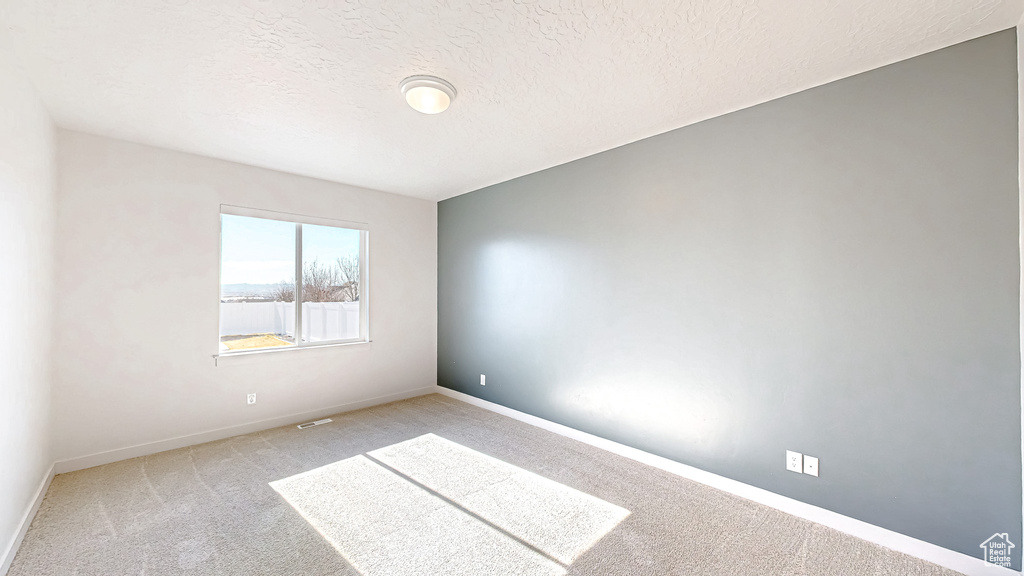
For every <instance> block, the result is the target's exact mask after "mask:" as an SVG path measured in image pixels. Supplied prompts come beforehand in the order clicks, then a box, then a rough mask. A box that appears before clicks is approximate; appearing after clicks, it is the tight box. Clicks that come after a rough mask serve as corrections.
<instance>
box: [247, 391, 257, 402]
mask: <svg viewBox="0 0 1024 576" xmlns="http://www.w3.org/2000/svg"><path fill="white" fill-rule="evenodd" d="M245 403H246V404H249V405H252V404H255V403H256V393H255V392H253V393H252V394H246V395H245Z"/></svg>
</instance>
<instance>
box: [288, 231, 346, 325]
mask: <svg viewBox="0 0 1024 576" xmlns="http://www.w3.org/2000/svg"><path fill="white" fill-rule="evenodd" d="M359 241H360V234H359V230H350V229H348V228H333V227H330V226H314V225H312V224H303V225H302V341H303V342H325V341H329V340H350V339H355V338H359V269H360V262H359Z"/></svg>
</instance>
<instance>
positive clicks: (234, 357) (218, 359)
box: [213, 340, 373, 366]
mask: <svg viewBox="0 0 1024 576" xmlns="http://www.w3.org/2000/svg"><path fill="white" fill-rule="evenodd" d="M370 344H373V340H358V341H356V342H328V343H324V344H308V345H306V346H287V347H285V346H282V347H279V348H264V349H261V350H245V351H242V352H228V353H221V354H214V355H213V363H214V365H215V366H220V365H221V364H222V363H230V364H234V363H235V362H236V361H243V360H245V359H248V360H255V359H256V358H261V357H268V356H271V357H283V356H288V354H287V353H288V352H297V351H299V350H323V349H324V348H363V347H366V348H370Z"/></svg>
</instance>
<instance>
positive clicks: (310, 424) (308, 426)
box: [299, 418, 334, 430]
mask: <svg viewBox="0 0 1024 576" xmlns="http://www.w3.org/2000/svg"><path fill="white" fill-rule="evenodd" d="M328 422H334V420H331V419H330V418H324V419H323V420H317V421H316V422H306V423H305V424H299V430H305V429H306V428H312V427H313V426H319V425H321V424H327V423H328Z"/></svg>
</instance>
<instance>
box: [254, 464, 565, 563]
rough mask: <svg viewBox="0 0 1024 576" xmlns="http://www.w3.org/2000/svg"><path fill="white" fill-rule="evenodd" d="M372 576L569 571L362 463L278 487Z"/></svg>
mask: <svg viewBox="0 0 1024 576" xmlns="http://www.w3.org/2000/svg"><path fill="white" fill-rule="evenodd" d="M270 485H271V487H273V489H274V490H276V491H277V492H278V493H279V494H280V495H281V496H282V497H283V498H284V499H285V500H287V501H288V503H289V504H291V505H292V507H293V508H295V509H296V510H297V511H298V512H299V513H300V514H301V515H302V516H303V518H305V519H306V521H307V522H309V523H310V524H311V525H312V526H313V527H314V528H316V530H317V531H318V532H319V533H320V534H321V535H322V536H323V537H324V538H325V539H326V540H327V541H328V542H330V543H331V545H332V546H334V548H335V549H336V550H337V551H338V552H339V553H340V554H341V555H342V556H343V557H344V558H345V559H346V560H347V561H348V562H349V563H350V564H352V566H353V567H354V568H355V569H356V570H358V571H359V572H360V573H362V574H363V575H364V576H385V575H393V576H405V575H409V576H413V575H421V574H437V575H441V574H445V575H451V576H491V575H493V576H504V575H509V574H523V575H526V574H537V575H551V576H562V575H564V574H565V568H564V567H562V566H559V565H558V564H557V563H556V562H554V561H552V560H551V559H549V558H546V557H544V556H543V555H541V554H539V553H537V552H536V551H534V550H531V549H530V548H529V547H527V546H524V545H523V544H522V543H520V542H517V541H516V540H515V539H513V538H510V537H508V536H507V535H505V534H503V533H502V532H501V531H499V530H496V529H494V528H492V527H491V526H488V525H487V524H486V523H485V522H482V521H480V520H479V519H477V518H474V517H472V516H471V515H469V514H466V513H465V512H463V511H462V510H459V509H458V508H456V507H454V506H452V505H451V504H449V503H448V502H445V501H444V500H443V499H441V498H439V497H437V496H435V495H433V494H431V493H430V492H428V491H426V490H424V489H422V488H420V487H418V486H416V485H415V484H413V483H411V482H409V481H408V480H406V479H404V478H402V477H400V476H398V475H397V474H395V473H394V472H391V471H390V470H387V469H386V468H384V467H382V466H380V465H379V464H376V463H374V462H372V461H371V460H370V459H368V458H366V457H365V456H356V457H353V458H348V459H346V460H341V461H339V462H335V463H333V464H328V465H327V466H322V467H320V468H317V469H315V470H310V471H309V472H304V473H302V474H297V475H295V476H291V477H289V478H285V479H283V480H278V481H275V482H271V483H270Z"/></svg>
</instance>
